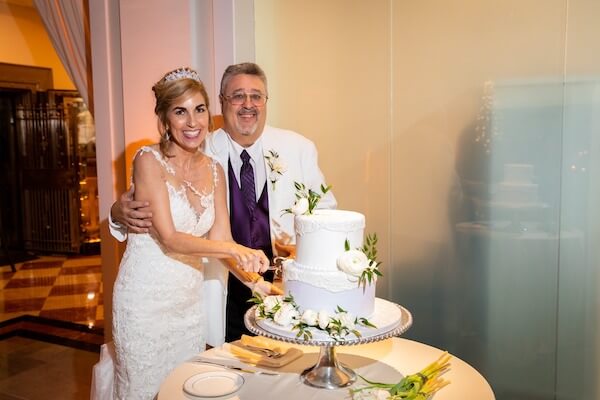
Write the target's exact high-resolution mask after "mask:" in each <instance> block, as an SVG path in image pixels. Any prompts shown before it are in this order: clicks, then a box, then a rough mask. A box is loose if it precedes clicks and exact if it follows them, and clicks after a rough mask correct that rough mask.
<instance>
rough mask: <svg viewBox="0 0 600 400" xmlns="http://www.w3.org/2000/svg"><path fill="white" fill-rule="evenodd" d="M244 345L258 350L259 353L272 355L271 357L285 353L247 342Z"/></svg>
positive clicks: (277, 356)
mask: <svg viewBox="0 0 600 400" xmlns="http://www.w3.org/2000/svg"><path fill="white" fill-rule="evenodd" d="M244 346H245V347H247V348H248V349H249V350H252V351H257V352H259V353H263V354H264V355H266V356H267V357H271V358H279V357H283V353H281V352H279V351H277V350H273V349H268V348H266V347H257V346H252V345H250V344H245V345H244Z"/></svg>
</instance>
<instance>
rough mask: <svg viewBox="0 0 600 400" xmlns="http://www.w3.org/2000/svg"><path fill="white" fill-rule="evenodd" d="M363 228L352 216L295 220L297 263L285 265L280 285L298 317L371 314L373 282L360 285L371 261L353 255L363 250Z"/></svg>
mask: <svg viewBox="0 0 600 400" xmlns="http://www.w3.org/2000/svg"><path fill="white" fill-rule="evenodd" d="M364 228H365V217H364V215H362V214H360V213H357V212H354V211H344V210H315V211H313V214H308V215H297V216H295V231H296V258H295V259H293V260H287V261H286V262H284V264H283V283H284V290H285V294H286V295H291V296H293V298H294V301H295V303H296V304H297V305H298V308H299V311H300V312H303V311H305V310H315V311H322V310H325V311H327V312H328V313H329V314H331V315H334V314H335V313H336V311H337V310H338V307H341V308H342V309H344V310H345V311H347V312H349V313H352V314H353V315H355V316H361V317H369V316H371V315H372V314H373V310H374V301H375V277H373V279H372V281H371V282H368V280H363V281H361V279H360V277H361V274H362V271H363V270H364V268H365V267H368V264H369V261H370V260H367V259H366V257H364V258H363V256H364V254H363V253H362V252H361V251H358V250H357V249H361V248H362V247H363V232H364ZM347 248H349V249H350V251H347V250H346V249H347ZM361 254H362V255H363V256H361Z"/></svg>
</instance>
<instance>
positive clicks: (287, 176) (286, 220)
mask: <svg viewBox="0 0 600 400" xmlns="http://www.w3.org/2000/svg"><path fill="white" fill-rule="evenodd" d="M230 140H231V139H230V138H229V137H228V135H227V133H226V132H225V131H224V130H223V129H218V130H216V131H215V132H213V133H212V134H211V135H209V136H208V137H207V138H206V140H205V142H204V152H205V153H206V154H207V155H208V156H210V157H213V158H214V159H216V160H217V161H218V162H219V164H221V166H222V167H223V170H224V172H225V180H226V185H227V188H229V174H228V173H227V168H228V160H229V156H230ZM259 140H260V142H261V143H260V144H261V145H262V152H263V159H262V162H263V163H264V167H265V171H266V175H267V182H266V185H267V193H268V195H269V196H268V197H269V220H270V221H269V222H270V226H271V243H273V244H274V243H275V240H279V241H282V242H283V243H293V242H294V217H293V215H291V214H285V215H282V211H283V210H285V209H286V208H290V207H292V206H293V205H294V203H295V202H296V189H295V187H294V182H298V183H304V184H305V185H306V187H307V188H311V189H313V190H315V191H317V192H320V190H319V188H320V185H321V184H327V182H325V178H324V177H323V173H322V172H321V170H320V169H319V165H318V160H317V149H316V147H315V145H314V143H313V142H311V141H310V140H308V139H307V138H305V137H304V136H302V135H299V134H298V133H296V132H292V131H288V130H284V129H278V128H273V127H271V126H265V128H264V130H263V133H262V135H261V137H260V139H259ZM271 153H275V154H277V155H278V156H279V157H278V159H277V161H278V163H279V164H280V165H282V166H283V168H284V172H283V173H282V174H281V175H278V174H271V172H272V171H271V168H270V167H269V163H268V159H267V157H268V156H269V155H270V154H271ZM255 162H258V161H257V160H255ZM271 176H274V177H275V178H276V181H275V182H271ZM262 188H263V187H262V185H261V186H260V191H262ZM259 193H260V192H259ZM227 207H229V190H228V191H227ZM335 207H336V201H335V198H334V196H333V194H331V192H328V193H327V194H326V195H325V196H324V197H323V198H322V199H321V201H320V202H319V205H318V208H335ZM273 254H276V252H275V251H274V252H273Z"/></svg>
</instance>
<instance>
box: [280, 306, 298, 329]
mask: <svg viewBox="0 0 600 400" xmlns="http://www.w3.org/2000/svg"><path fill="white" fill-rule="evenodd" d="M299 318H300V313H299V312H298V310H296V308H295V307H294V305H293V304H290V303H283V304H281V308H280V309H279V310H277V312H276V313H275V315H274V316H273V321H275V323H277V324H279V325H281V326H289V325H292V323H293V322H295V321H296V320H298V319H299Z"/></svg>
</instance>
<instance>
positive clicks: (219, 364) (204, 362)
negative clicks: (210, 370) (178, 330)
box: [191, 358, 279, 376]
mask: <svg viewBox="0 0 600 400" xmlns="http://www.w3.org/2000/svg"><path fill="white" fill-rule="evenodd" d="M191 362H193V363H199V364H210V365H216V366H219V367H223V368H227V369H234V370H236V371H240V372H246V373H248V374H255V375H268V376H279V373H277V372H267V371H261V370H257V369H246V368H242V367H236V366H235V365H228V364H221V363H218V362H213V361H208V360H205V359H201V358H197V359H193V360H191Z"/></svg>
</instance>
